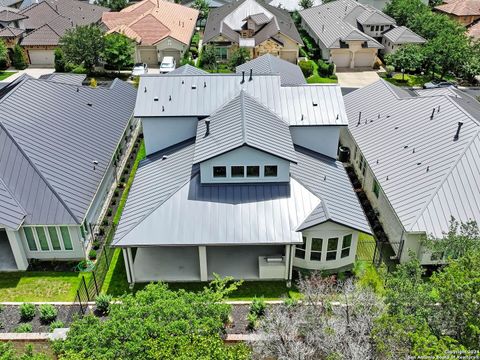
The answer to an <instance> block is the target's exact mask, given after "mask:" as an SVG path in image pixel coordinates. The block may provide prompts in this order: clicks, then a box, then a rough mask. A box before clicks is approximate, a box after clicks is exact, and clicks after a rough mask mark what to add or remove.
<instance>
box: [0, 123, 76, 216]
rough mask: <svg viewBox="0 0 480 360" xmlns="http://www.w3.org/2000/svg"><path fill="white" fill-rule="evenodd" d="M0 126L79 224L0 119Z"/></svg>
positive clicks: (71, 212)
mask: <svg viewBox="0 0 480 360" xmlns="http://www.w3.org/2000/svg"><path fill="white" fill-rule="evenodd" d="M0 128H1V129H3V130H4V131H5V134H7V136H8V137H9V138H10V140H11V141H12V142H13V143H14V144H15V146H16V147H17V149H18V151H20V153H21V154H22V155H23V157H24V158H25V160H27V162H28V163H29V164H30V166H31V167H32V168H33V169H34V170H35V172H36V173H37V174H38V176H40V178H41V179H42V180H43V182H44V183H45V185H46V186H47V187H48V188H49V190H50V191H51V192H52V193H53V195H54V196H55V197H56V198H57V200H58V201H59V202H60V203H61V204H62V205H63V207H64V208H65V210H67V212H68V213H69V215H70V216H71V217H72V219H73V220H74V221H75V222H76V223H77V224H80V222H79V221H78V219H77V217H76V216H75V214H74V213H73V211H72V210H70V208H69V207H68V206H67V204H66V203H65V201H63V199H62V198H61V197H60V195H59V194H58V193H57V192H56V191H55V189H54V188H53V187H52V185H51V184H50V183H49V182H48V180H47V179H46V178H45V177H44V176H43V174H42V173H41V172H40V170H39V169H38V168H37V166H36V165H35V164H34V163H33V161H32V160H31V159H30V158H29V157H28V155H27V154H26V153H25V151H23V149H22V147H21V146H20V145H19V144H18V143H17V141H16V140H15V138H14V137H13V136H12V134H10V132H9V131H8V130H7V128H6V127H5V125H3V122H2V121H0Z"/></svg>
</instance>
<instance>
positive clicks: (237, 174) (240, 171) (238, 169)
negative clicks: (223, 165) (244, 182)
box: [231, 166, 245, 178]
mask: <svg viewBox="0 0 480 360" xmlns="http://www.w3.org/2000/svg"><path fill="white" fill-rule="evenodd" d="M231 171H232V177H234V178H243V177H245V167H244V166H232V168H231Z"/></svg>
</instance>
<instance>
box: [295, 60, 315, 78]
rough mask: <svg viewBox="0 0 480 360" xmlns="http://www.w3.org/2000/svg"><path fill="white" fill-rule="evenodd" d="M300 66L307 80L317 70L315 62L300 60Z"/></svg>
mask: <svg viewBox="0 0 480 360" xmlns="http://www.w3.org/2000/svg"><path fill="white" fill-rule="evenodd" d="M298 66H299V67H300V69H301V70H302V73H303V76H305V77H306V78H309V77H310V76H312V75H313V71H314V69H315V65H314V62H313V60H300V61H299V62H298Z"/></svg>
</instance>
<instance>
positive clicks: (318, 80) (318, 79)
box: [307, 60, 338, 84]
mask: <svg viewBox="0 0 480 360" xmlns="http://www.w3.org/2000/svg"><path fill="white" fill-rule="evenodd" d="M309 61H311V62H312V63H313V74H312V75H311V76H309V77H308V78H307V83H309V84H336V83H337V82H338V80H337V76H336V75H331V76H329V77H323V76H320V74H319V73H318V64H317V62H316V61H314V60H309Z"/></svg>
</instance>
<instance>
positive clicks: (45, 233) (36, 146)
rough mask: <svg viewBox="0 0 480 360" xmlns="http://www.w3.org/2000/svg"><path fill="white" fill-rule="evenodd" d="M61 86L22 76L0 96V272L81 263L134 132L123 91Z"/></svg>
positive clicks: (122, 87)
mask: <svg viewBox="0 0 480 360" xmlns="http://www.w3.org/2000/svg"><path fill="white" fill-rule="evenodd" d="M63 78H64V80H65V81H68V82H69V84H67V83H60V82H56V81H49V80H40V79H33V78H29V77H28V76H23V77H21V78H19V79H17V80H15V81H14V82H13V83H10V84H9V85H7V86H6V87H5V88H3V89H1V90H0V108H1V109H2V111H1V112H0V270H25V269H27V267H28V264H29V261H30V260H31V259H41V260H77V259H85V257H86V254H85V253H86V248H87V246H88V242H89V240H90V239H91V233H92V229H93V228H94V227H95V225H96V224H98V222H99V216H100V214H101V213H102V208H103V206H104V202H105V199H106V197H107V194H108V192H109V190H110V189H111V187H112V185H113V184H114V182H115V174H116V171H117V169H116V166H117V163H116V162H115V161H116V157H117V151H118V149H119V148H124V147H125V142H126V139H128V138H130V137H131V136H130V133H131V130H132V129H133V127H134V126H135V121H134V119H133V109H134V105H135V97H136V90H135V89H134V88H133V87H132V86H131V85H130V84H127V83H125V82H122V81H120V80H118V79H117V80H115V81H113V83H112V85H111V86H110V87H108V88H105V87H98V88H95V89H93V88H91V87H89V86H80V85H72V84H71V83H72V82H73V83H75V82H76V81H78V79H76V81H73V79H71V78H68V74H63ZM57 81H59V78H57ZM32 94H35V96H32ZM118 171H122V169H118Z"/></svg>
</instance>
